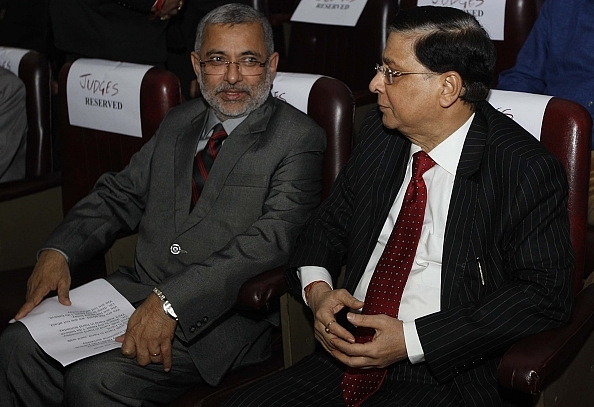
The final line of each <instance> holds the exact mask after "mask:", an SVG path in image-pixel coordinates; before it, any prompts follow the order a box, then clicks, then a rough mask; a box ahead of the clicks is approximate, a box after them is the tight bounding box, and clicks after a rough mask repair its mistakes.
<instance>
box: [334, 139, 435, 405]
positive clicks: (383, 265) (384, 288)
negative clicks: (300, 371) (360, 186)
mask: <svg viewBox="0 0 594 407" xmlns="http://www.w3.org/2000/svg"><path fill="white" fill-rule="evenodd" d="M434 165H435V162H434V161H433V160H432V159H431V157H429V155H428V154H427V153H426V152H424V151H419V152H417V153H415V154H414V155H413V164H412V178H411V180H410V183H409V184H408V187H407V188H406V194H405V196H404V201H403V203H402V208H401V209H400V213H399V214H398V218H397V219H396V224H395V225H394V228H393V229H392V233H391V234H390V237H389V239H388V242H387V243H386V247H385V248H384V252H383V253H382V256H381V257H380V259H379V261H378V263H377V266H376V268H375V271H374V272H373V276H372V277H371V281H370V282H369V288H368V289H367V294H366V295H365V305H364V306H363V314H386V315H388V316H390V317H392V318H397V317H398V309H399V306H400V300H401V298H402V292H403V291H404V286H405V285H406V280H407V279H408V275H409V274H410V269H411V267H412V264H413V259H414V258H415V254H416V251H417V246H418V245H419V238H420V237H421V228H422V227H423V219H424V218H425V206H426V203H427V187H426V186H425V181H423V174H424V173H425V171H427V170H428V169H430V168H431V167H433V166H434ZM374 334H375V330H374V329H371V328H363V327H361V328H357V331H356V333H355V340H356V342H357V343H365V342H369V341H371V340H372V339H373V335H374ZM386 372H387V369H385V368H384V369H356V368H348V369H347V371H346V372H345V374H344V376H343V377H342V383H341V388H342V395H343V398H344V400H345V403H346V405H347V406H348V407H354V406H359V405H361V403H363V402H364V401H365V400H366V399H367V398H368V397H369V396H371V395H372V394H373V393H375V392H376V391H377V390H378V389H379V388H380V386H381V384H382V382H383V381H384V378H385V377H386Z"/></svg>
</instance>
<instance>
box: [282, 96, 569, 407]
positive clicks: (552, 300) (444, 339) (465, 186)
mask: <svg viewBox="0 0 594 407" xmlns="http://www.w3.org/2000/svg"><path fill="white" fill-rule="evenodd" d="M409 151H410V142H409V141H408V140H407V139H406V138H404V137H403V136H402V135H401V134H399V133H398V132H387V131H386V129H385V128H384V127H383V126H382V122H381V113H378V112H377V111H375V112H371V113H370V115H369V116H368V117H367V118H366V120H365V121H364V123H363V125H362V128H361V131H360V141H359V143H358V145H357V147H356V148H355V151H354V152H353V155H352V156H351V159H350V161H349V163H348V164H347V166H346V167H345V169H344V170H343V172H342V173H341V174H340V175H339V177H338V179H337V181H336V183H335V184H334V187H333V191H332V192H331V195H330V197H329V198H328V199H327V200H325V201H324V203H323V204H322V205H321V206H320V208H319V210H318V212H317V213H316V214H315V215H314V216H313V217H312V218H311V220H310V221H309V222H308V225H307V227H306V229H305V231H304V233H303V234H302V236H300V238H299V239H298V244H297V247H296V252H295V255H294V257H293V258H292V260H291V265H292V267H291V268H289V269H288V277H289V281H291V284H292V287H293V290H294V291H295V292H296V293H298V294H299V295H300V291H301V286H300V284H299V283H298V279H297V276H296V274H295V268H296V267H299V266H301V265H319V266H323V267H326V269H328V270H329V271H330V272H331V273H332V274H333V276H334V277H336V276H338V273H339V272H340V269H341V266H342V265H343V264H346V267H347V268H346V275H345V282H344V286H345V288H346V289H347V290H349V291H350V292H353V291H354V289H355V287H356V285H357V284H358V282H359V279H360V277H361V275H362V273H363V271H364V269H365V266H366V265H367V262H368V261H369V257H370V255H371V252H372V251H373V248H374V246H375V244H376V242H377V238H378V236H379V233H380V231H381V228H382V226H383V224H384V222H385V220H386V217H387V215H388V212H389V210H390V208H391V206H392V204H393V201H394V199H395V197H396V194H397V193H398V190H399V188H400V186H401V184H402V182H403V179H404V173H405V169H406V164H407V161H408V158H409ZM566 204H567V181H566V175H565V171H564V169H563V166H562V165H561V164H560V163H559V162H558V161H557V160H556V159H555V158H554V157H553V156H552V155H551V154H550V153H549V152H548V151H547V150H546V149H545V148H544V147H543V146H542V145H541V144H540V143H539V142H538V141H537V140H536V139H535V138H534V137H532V136H531V135H530V134H528V133H527V132H526V131H525V130H524V129H522V128H521V127H520V126H519V125H517V124H516V123H515V122H514V121H513V120H511V119H510V118H508V117H507V116H505V115H503V114H502V113H500V112H498V111H496V110H495V109H494V108H493V107H492V106H490V105H489V104H485V106H484V107H483V108H482V109H481V110H479V111H477V112H476V115H475V118H474V120H473V122H472V125H471V127H470V130H469V132H468V135H467V136H466V140H465V143H464V147H463V150H462V154H461V157H460V162H459V165H458V169H457V173H456V177H455V181H454V187H453V191H452V197H451V202H450V207H449V210H448V218H447V223H446V231H445V241H444V248H443V258H442V277H441V284H442V285H441V311H440V312H437V313H434V314H431V315H427V316H425V317H422V318H419V319H417V320H416V321H415V323H416V327H417V332H418V334H419V338H420V340H421V344H422V346H423V350H424V353H425V360H426V362H425V364H426V366H427V367H428V371H429V372H431V374H432V376H433V378H434V379H436V380H437V381H439V382H441V383H446V382H451V381H452V380H454V381H455V382H456V384H457V387H458V389H459V390H460V394H461V396H462V397H463V399H464V400H465V401H466V404H467V405H469V406H490V405H501V400H500V397H499V394H498V385H497V378H496V368H497V364H498V361H499V358H500V355H501V354H502V352H504V350H505V349H506V348H507V347H509V345H511V344H512V343H514V342H515V341H517V340H518V339H519V338H521V337H524V336H526V335H529V334H531V333H535V332H539V331H542V330H545V329H547V328H551V327H554V326H558V325H561V324H562V323H564V322H565V321H567V320H568V318H569V315H570V314H571V310H572V305H573V295H572V294H573V286H572V282H573V252H572V249H571V244H570V239H569V220H568V215H567V209H566ZM477 258H478V259H480V262H481V266H482V273H483V279H484V284H483V281H482V279H481V273H480V272H479V269H478V264H477ZM403 363H404V364H407V363H408V362H403ZM408 365H409V367H408V368H407V369H408V371H409V375H410V376H411V377H412V376H413V375H415V374H420V373H419V372H418V370H417V369H416V367H415V365H410V364H408ZM423 371H424V370H423Z"/></svg>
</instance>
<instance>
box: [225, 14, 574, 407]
mask: <svg viewBox="0 0 594 407" xmlns="http://www.w3.org/2000/svg"><path fill="white" fill-rule="evenodd" d="M388 32H389V34H388V38H387V42H386V47H385V50H384V52H383V57H382V61H381V62H380V63H379V64H377V65H376V71H377V73H376V76H375V77H374V78H373V79H372V80H371V83H370V85H369V89H370V90H371V91H372V92H374V93H376V94H377V97H378V99H377V104H378V109H376V110H373V111H371V112H370V113H369V114H368V115H367V117H366V118H365V120H364V121H363V123H362V127H361V132H360V138H359V142H358V143H357V146H356V147H355V150H354V152H353V154H352V156H351V158H350V160H349V162H348V163H347V165H346V166H345V168H344V169H343V170H342V172H341V173H340V175H339V176H338V178H337V180H336V182H335V184H334V186H333V188H332V190H331V192H330V196H329V197H328V198H327V199H326V200H324V202H322V204H321V205H320V207H319V208H318V209H317V210H316V212H315V213H314V215H313V216H312V218H311V219H310V220H309V221H308V223H307V225H306V227H305V230H304V232H302V233H301V235H300V237H299V238H298V241H297V245H296V248H295V252H294V254H293V256H292V259H291V261H290V263H289V267H288V269H287V274H286V276H287V279H288V281H289V283H290V286H291V288H292V291H293V293H294V294H295V295H298V296H299V297H302V298H303V300H304V301H305V303H306V304H307V305H308V306H309V308H311V310H312V312H313V316H314V331H315V336H316V339H317V340H318V341H319V342H320V344H321V350H320V351H318V352H315V353H314V354H313V355H311V356H309V357H306V358H305V359H303V360H302V361H300V362H299V363H297V364H296V365H294V366H292V367H290V368H288V369H286V370H284V371H282V372H280V373H278V374H275V375H272V376H270V377H268V378H266V379H263V380H262V381H259V382H257V383H256V384H254V385H252V386H249V387H247V388H246V389H242V390H240V391H239V392H238V393H237V394H235V395H233V396H232V397H231V399H230V400H228V402H227V403H226V404H225V406H226V407H230V406H233V407H236V406H254V407H255V406H263V405H266V406H268V407H273V406H291V407H298V406H304V407H305V406H308V407H312V406H338V405H347V406H349V407H350V406H374V407H377V406H386V407H387V406H390V407H393V406H399V407H402V406H409V407H413V406H414V407H446V406H447V407H459V406H469V407H470V406H474V407H484V406H505V405H509V403H508V401H507V400H504V398H503V395H502V393H501V392H500V388H499V385H498V382H497V367H498V364H499V361H500V358H501V355H502V354H503V353H504V352H505V351H506V349H507V348H508V347H509V346H510V345H512V344H513V343H515V342H516V341H517V340H519V339H520V338H523V337H525V336H527V335H530V334H533V333H536V332H540V331H543V330H546V329H549V328H553V327H557V326H561V325H563V324H564V323H566V322H567V321H568V319H569V317H570V315H571V311H572V307H573V267H574V256H573V252H572V248H571V244H570V239H569V217H568V213H567V199H568V186H567V179H566V175H565V170H564V168H563V166H562V164H561V163H560V162H559V161H558V160H557V159H556V158H555V157H554V156H553V155H552V154H551V153H550V152H548V151H547V150H546V149H545V148H544V147H543V146H542V145H541V144H540V143H539V142H538V141H537V140H536V139H535V138H534V137H533V136H531V135H530V134H529V133H528V132H527V131H526V130H524V129H523V128H522V127H520V126H519V125H518V124H517V123H515V122H514V121H513V120H512V119H510V118H509V117H507V116H505V115H504V114H502V113H501V112H499V111H497V110H496V109H495V108H494V107H493V106H491V105H490V104H489V103H488V102H486V101H485V98H486V97H487V95H488V93H489V87H490V82H491V78H492V74H493V68H494V64H495V49H494V46H493V43H492V42H491V40H490V39H489V37H488V35H487V33H486V31H485V30H484V29H483V28H482V27H481V26H480V25H479V23H478V22H477V20H476V19H475V18H474V17H473V16H472V15H470V14H468V13H465V12H464V11H462V10H458V9H454V8H448V7H416V8H412V9H409V10H401V11H400V12H399V13H398V15H397V16H396V18H395V20H394V21H393V23H392V24H391V25H390V28H389V30H388ZM343 266H345V269H344V270H345V272H344V273H345V274H344V283H343V285H342V286H341V287H337V286H336V284H337V281H338V277H339V274H340V273H341V270H342V269H343ZM344 314H346V318H345V315H344ZM355 327H356V328H355Z"/></svg>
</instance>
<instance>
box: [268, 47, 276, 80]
mask: <svg viewBox="0 0 594 407" xmlns="http://www.w3.org/2000/svg"><path fill="white" fill-rule="evenodd" d="M268 59H269V62H268V70H269V71H270V77H271V78H272V79H274V77H275V76H276V68H277V67H278V59H279V55H278V52H273V53H272V55H270V57H269V58H268Z"/></svg>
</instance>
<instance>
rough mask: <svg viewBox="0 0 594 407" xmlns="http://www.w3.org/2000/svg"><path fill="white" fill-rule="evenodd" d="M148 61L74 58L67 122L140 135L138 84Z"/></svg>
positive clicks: (68, 90)
mask: <svg viewBox="0 0 594 407" xmlns="http://www.w3.org/2000/svg"><path fill="white" fill-rule="evenodd" d="M151 68H152V66H150V65H139V64H130V63H125V62H114V61H106V60H102V59H78V60H76V61H75V62H74V63H73V64H72V66H71V67H70V71H69V72H68V80H67V83H66V92H67V95H68V116H69V117H70V124H72V125H74V126H79V127H86V128H90V129H95V130H101V131H108V132H112V133H120V134H126V135H128V136H134V137H142V126H141V120H140V85H141V84H142V78H144V75H145V74H146V72H147V71H148V70H149V69H151Z"/></svg>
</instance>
